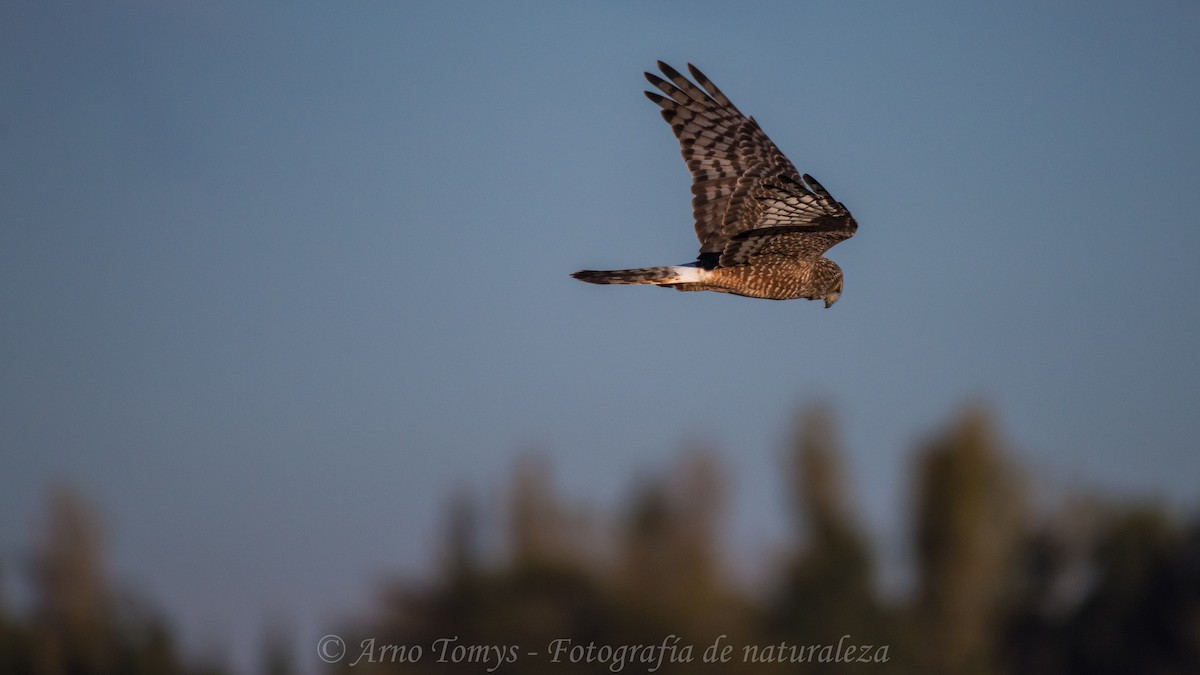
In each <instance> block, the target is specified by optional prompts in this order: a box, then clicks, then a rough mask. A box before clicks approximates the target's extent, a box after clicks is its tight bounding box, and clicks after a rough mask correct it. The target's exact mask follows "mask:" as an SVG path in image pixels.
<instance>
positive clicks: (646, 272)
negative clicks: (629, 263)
mask: <svg viewBox="0 0 1200 675" xmlns="http://www.w3.org/2000/svg"><path fill="white" fill-rule="evenodd" d="M705 271H706V270H703V269H701V268H699V267H693V266H690V265H663V266H661V267H640V268H638V269H632V270H580V271H578V272H576V273H574V274H572V275H571V276H573V277H575V278H576V279H578V280H580V281H586V282H588V283H589V284H654V285H656V286H669V285H672V284H687V283H697V282H699V281H700V280H701V279H700V278H701V275H702V274H703V273H704V272H705Z"/></svg>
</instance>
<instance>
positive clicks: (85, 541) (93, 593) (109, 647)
mask: <svg viewBox="0 0 1200 675" xmlns="http://www.w3.org/2000/svg"><path fill="white" fill-rule="evenodd" d="M102 551H103V543H102V536H101V533H100V524H99V522H98V521H97V519H96V518H95V516H93V514H92V511H91V509H90V508H89V507H88V506H87V505H86V504H85V503H84V501H83V499H82V498H81V497H79V495H77V494H76V493H75V492H73V491H71V490H68V489H65V488H59V489H57V490H56V491H55V492H54V493H53V495H52V497H51V502H50V520H49V524H48V527H47V530H46V535H45V540H44V541H43V542H42V546H41V551H40V553H39V555H38V558H37V561H36V563H35V573H34V579H35V583H36V592H37V610H36V624H35V626H36V628H35V636H36V637H35V640H36V642H35V644H36V652H35V658H36V669H37V672H39V673H42V674H44V675H59V674H60V673H61V674H65V673H107V672H112V670H113V666H114V664H115V658H116V654H115V653H114V649H113V646H114V644H113V643H114V633H113V630H114V627H113V626H112V624H111V621H110V618H111V616H112V611H113V597H112V594H111V592H110V591H109V588H108V581H107V572H106V570H105V567H104V558H103V552H102Z"/></svg>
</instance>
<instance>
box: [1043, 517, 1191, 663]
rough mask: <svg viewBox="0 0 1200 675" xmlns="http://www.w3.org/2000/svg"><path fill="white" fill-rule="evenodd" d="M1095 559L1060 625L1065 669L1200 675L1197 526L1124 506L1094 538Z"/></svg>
mask: <svg viewBox="0 0 1200 675" xmlns="http://www.w3.org/2000/svg"><path fill="white" fill-rule="evenodd" d="M1094 564H1095V574H1096V578H1095V583H1094V585H1093V587H1092V591H1091V592H1090V593H1089V594H1088V595H1087V597H1086V599H1085V600H1084V601H1083V602H1082V603H1081V605H1080V606H1079V609H1078V611H1077V612H1076V613H1075V615H1074V616H1073V617H1072V619H1071V621H1070V623H1069V624H1068V626H1067V635H1066V638H1067V641H1068V643H1069V648H1068V650H1069V652H1068V655H1067V666H1068V670H1069V672H1075V673H1098V674H1101V675H1103V674H1105V673H1134V672H1138V673H1153V674H1162V675H1167V674H1173V673H1200V525H1194V526H1193V527H1192V529H1191V531H1190V532H1188V531H1185V530H1182V529H1181V528H1180V527H1178V526H1177V525H1176V524H1175V523H1174V522H1173V521H1172V520H1171V519H1170V518H1168V517H1167V516H1166V515H1165V514H1164V513H1163V512H1162V511H1161V510H1158V509H1150V508H1139V509H1132V510H1129V511H1128V512H1126V513H1123V514H1120V515H1119V516H1117V517H1115V518H1113V519H1112V521H1111V523H1109V524H1108V526H1107V527H1106V528H1105V530H1104V531H1103V532H1102V534H1101V536H1100V537H1099V538H1098V541H1097V545H1096V547H1095V550H1094Z"/></svg>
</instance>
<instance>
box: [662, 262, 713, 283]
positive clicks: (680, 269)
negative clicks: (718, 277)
mask: <svg viewBox="0 0 1200 675" xmlns="http://www.w3.org/2000/svg"><path fill="white" fill-rule="evenodd" d="M671 271H672V272H674V273H675V278H674V279H672V280H671V283H673V284H694V283H699V282H700V281H703V280H704V277H705V276H707V275H708V270H706V269H703V268H700V267H694V266H692V265H676V266H674V267H672V268H671Z"/></svg>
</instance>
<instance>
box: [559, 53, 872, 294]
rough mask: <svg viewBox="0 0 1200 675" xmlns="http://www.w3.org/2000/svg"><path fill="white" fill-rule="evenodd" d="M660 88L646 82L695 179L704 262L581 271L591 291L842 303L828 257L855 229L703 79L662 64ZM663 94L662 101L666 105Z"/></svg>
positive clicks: (655, 81)
mask: <svg viewBox="0 0 1200 675" xmlns="http://www.w3.org/2000/svg"><path fill="white" fill-rule="evenodd" d="M658 67H659V69H660V70H661V71H662V73H663V75H665V76H666V78H667V79H666V80H664V79H662V78H661V77H659V76H657V75H654V74H652V73H646V79H647V80H649V81H650V84H652V85H654V86H655V87H657V88H658V89H659V90H660V91H661V92H662V94H658V93H655V92H650V91H647V92H645V94H646V96H647V97H648V98H649V99H650V100H651V101H654V102H655V103H657V104H658V105H659V106H660V107H661V108H662V116H663V119H665V120H666V121H667V124H670V125H671V131H673V132H674V133H675V137H676V138H678V139H679V144H680V146H682V149H683V160H684V161H685V162H686V163H687V166H688V169H689V170H690V171H691V172H692V195H693V197H692V215H693V217H694V218H695V221H696V236H697V237H699V238H700V256H699V258H697V259H696V261H695V262H693V263H688V264H684V265H665V266H660V267H643V268H639V269H627V270H581V271H579V272H576V273H575V274H573V275H571V276H573V277H575V278H576V279H579V280H580V281H586V282H588V283H592V284H654V285H656V286H665V287H668V288H674V289H676V290H679V291H717V292H720V293H733V294H735V295H743V296H747V297H751V298H767V299H770V300H791V299H795V298H807V299H809V300H824V301H825V306H826V307H830V306H832V305H833V303H834V302H837V299H838V296H840V295H841V293H842V270H841V268H840V267H838V266H837V263H835V262H833V261H832V260H830V259H828V258H826V257H824V253H825V252H826V251H827V250H829V248H830V247H831V246H833V245H834V244H836V243H838V242H839V241H842V240H844V239H849V238H850V237H852V236H854V232H855V230H856V229H858V223H857V222H855V220H854V217H853V216H851V215H850V211H848V210H847V209H846V207H845V206H844V205H842V203H841V202H838V201H836V200H835V199H834V198H833V196H831V195H830V194H829V191H828V190H826V189H825V188H824V187H822V186H821V184H820V183H818V182H817V181H816V180H814V179H813V177H812V176H809V175H808V174H804V175H803V176H801V175H800V174H799V173H798V172H797V171H796V168H795V167H793V166H792V163H791V162H790V161H788V158H787V157H784V156H783V153H782V152H780V151H779V148H777V147H775V144H774V143H772V142H771V139H769V138H767V135H766V134H765V133H763V131H762V129H760V128H759V126H758V123H757V122H755V121H754V118H753V117H747V116H745V115H743V114H742V113H741V111H739V110H738V109H737V108H736V107H734V105H733V103H731V102H730V101H729V99H728V98H726V96H725V94H723V93H721V90H720V89H718V88H717V86H716V85H715V84H713V83H712V81H711V80H709V79H708V78H707V77H705V76H704V73H701V72H700V70H699V69H697V68H696V67H695V66H693V65H691V64H688V70H689V71H690V72H691V74H692V78H693V79H695V82H692V80H689V79H688V78H686V77H684V76H683V75H681V74H680V73H679V72H678V71H676V70H675V69H674V68H672V67H671V66H668V65H667V64H665V63H663V62H662V61H659V62H658ZM663 94H665V95H663Z"/></svg>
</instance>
